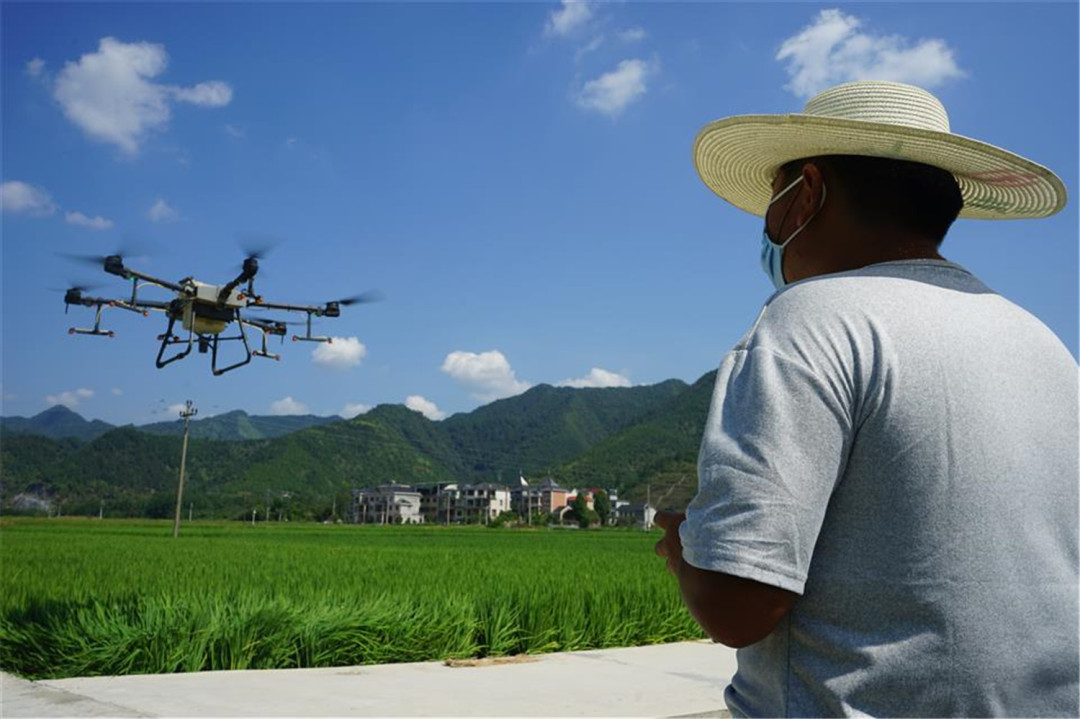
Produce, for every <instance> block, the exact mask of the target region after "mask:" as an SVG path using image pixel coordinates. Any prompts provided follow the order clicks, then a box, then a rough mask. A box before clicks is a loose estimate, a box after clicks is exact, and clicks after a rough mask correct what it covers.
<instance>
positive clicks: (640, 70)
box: [577, 59, 656, 117]
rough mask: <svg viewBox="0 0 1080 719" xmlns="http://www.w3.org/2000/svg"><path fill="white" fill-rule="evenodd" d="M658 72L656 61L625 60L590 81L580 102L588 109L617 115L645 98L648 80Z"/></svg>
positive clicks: (578, 100) (612, 115)
mask: <svg viewBox="0 0 1080 719" xmlns="http://www.w3.org/2000/svg"><path fill="white" fill-rule="evenodd" d="M655 71H656V65H655V63H650V62H646V61H645V60H638V59H634V60H623V61H622V62H620V63H619V64H618V66H617V67H616V68H615V69H614V70H612V71H611V72H608V73H605V74H603V75H601V76H600V77H598V78H596V79H594V80H589V81H588V82H586V83H585V85H584V87H582V88H581V92H580V93H579V94H578V97H577V103H578V105H580V106H581V107H583V108H585V109H587V110H596V111H597V112H601V113H603V114H605V115H608V116H610V117H615V116H617V115H619V114H620V113H621V112H622V111H623V110H625V109H626V107H627V106H628V105H629V104H630V103H632V102H634V101H635V100H639V99H641V98H642V97H644V95H645V92H646V90H647V89H648V88H647V86H646V81H647V80H648V78H649V77H650V76H651V75H652V74H653V73H654V72H655Z"/></svg>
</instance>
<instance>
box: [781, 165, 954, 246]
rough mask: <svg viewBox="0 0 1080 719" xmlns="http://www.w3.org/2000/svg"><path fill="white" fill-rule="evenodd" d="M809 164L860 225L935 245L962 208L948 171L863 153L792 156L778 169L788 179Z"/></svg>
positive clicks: (943, 237)
mask: <svg viewBox="0 0 1080 719" xmlns="http://www.w3.org/2000/svg"><path fill="white" fill-rule="evenodd" d="M809 162H813V163H814V164H815V165H818V166H819V167H820V168H821V170H822V172H823V173H824V174H825V177H826V180H827V181H829V180H831V181H833V182H836V183H839V184H840V185H841V188H838V189H842V192H843V193H844V194H845V195H846V196H847V199H848V200H849V202H850V203H851V210H852V212H853V213H854V216H855V220H856V221H857V222H859V223H860V224H862V225H864V226H866V227H870V228H873V227H896V228H900V229H904V230H907V231H909V232H913V233H915V234H918V235H920V236H923V237H926V238H928V239H931V240H933V241H934V242H936V243H937V244H941V241H942V240H943V239H945V233H946V232H948V231H949V227H950V226H951V225H952V223H953V221H954V220H955V219H956V217H957V215H959V214H960V210H961V209H963V207H964V198H963V196H962V195H961V194H960V185H959V183H958V182H957V181H956V178H955V177H953V175H952V173H951V172H949V171H947V170H942V169H940V168H938V167H933V166H931V165H924V164H923V163H921V162H910V161H908V160H897V159H893V158H885V157H867V156H864V155H825V156H821V157H809V158H804V159H801V160H794V161H792V162H789V163H787V164H786V165H784V166H783V167H782V168H781V173H782V174H783V176H784V177H786V178H794V177H795V176H796V174H797V173H798V172H800V171H801V170H802V167H803V165H805V164H807V163H809Z"/></svg>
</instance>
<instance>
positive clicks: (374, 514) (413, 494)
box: [348, 483, 424, 524]
mask: <svg viewBox="0 0 1080 719" xmlns="http://www.w3.org/2000/svg"><path fill="white" fill-rule="evenodd" d="M348 516H349V521H350V522H352V523H353V524H421V523H423V521H424V516H423V514H421V511H420V492H417V491H416V490H415V489H414V488H412V487H410V486H408V485H404V484H394V483H391V484H382V485H379V486H378V487H373V488H370V489H354V490H353V491H352V501H351V502H350V504H349V515H348Z"/></svg>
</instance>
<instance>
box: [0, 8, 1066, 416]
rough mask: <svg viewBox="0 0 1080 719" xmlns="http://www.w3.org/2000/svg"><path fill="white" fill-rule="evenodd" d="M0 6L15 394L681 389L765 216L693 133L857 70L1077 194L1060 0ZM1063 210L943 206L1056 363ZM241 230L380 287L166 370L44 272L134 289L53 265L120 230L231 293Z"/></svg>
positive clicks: (321, 276)
mask: <svg viewBox="0 0 1080 719" xmlns="http://www.w3.org/2000/svg"><path fill="white" fill-rule="evenodd" d="M0 24H2V33H3V37H2V40H3V43H2V73H3V75H2V81H3V89H2V92H3V95H2V112H3V118H2V119H3V157H2V181H3V215H2V231H3V236H2V251H3V255H2V259H3V271H2V282H3V284H2V293H3V325H2V332H0V337H2V358H3V377H2V382H3V386H2V392H3V409H2V413H3V414H4V415H32V414H36V413H37V412H40V411H41V410H43V409H45V408H46V407H47V406H49V405H50V404H53V403H57V402H59V403H63V404H67V405H68V406H71V407H73V408H74V409H76V410H77V411H78V412H80V413H81V414H83V415H84V416H87V417H96V418H101V419H104V420H106V421H109V422H113V423H126V422H135V423H144V422H149V421H158V420H164V419H173V418H175V416H176V415H175V407H174V405H177V404H179V403H182V402H183V401H184V400H185V399H191V400H193V401H194V402H195V404H196V406H197V407H198V408H199V409H200V414H201V415H207V414H214V413H220V412H223V411H226V410H230V409H244V410H246V411H248V412H250V413H254V414H274V413H290V412H305V411H306V412H311V413H314V414H320V415H329V414H343V415H353V414H355V413H357V412H360V411H364V410H365V408H369V407H372V406H375V405H377V404H380V403H407V404H409V405H410V406H412V407H414V408H416V409H418V410H420V411H424V412H425V413H426V414H427V415H428V416H431V417H433V418H438V417H441V416H445V415H449V414H452V413H455V412H461V411H468V410H471V409H473V408H474V407H476V406H478V405H480V404H483V403H485V402H488V401H491V400H492V399H495V398H498V397H504V396H509V395H512V394H515V393H518V392H521V391H523V390H524V389H526V388H528V387H529V386H531V385H534V384H537V383H541V382H546V383H550V384H556V383H570V384H574V385H577V386H605V385H625V384H651V383H654V382H659V381H662V380H665V379H668V378H672V377H676V378H680V379H683V380H686V381H688V382H690V381H693V380H695V379H697V378H698V377H699V376H701V375H702V374H703V373H705V372H707V371H709V370H711V369H713V368H715V367H716V365H717V364H718V363H719V360H720V358H721V357H722V355H723V354H724V352H725V351H726V350H727V349H728V348H729V347H730V346H731V345H732V344H733V343H734V342H735V341H736V340H737V339H738V338H739V337H740V336H741V335H742V334H743V332H744V331H745V330H746V329H747V327H748V326H749V325H750V323H751V322H752V321H753V318H754V317H755V315H756V313H757V310H758V309H759V307H760V305H761V303H762V302H763V301H764V300H765V299H766V298H767V297H768V295H769V294H770V292H771V285H770V284H769V282H768V280H767V278H766V277H765V275H764V274H763V273H762V272H761V270H760V268H759V266H758V260H757V255H758V250H759V240H760V232H761V220H760V219H759V218H756V217H753V216H751V215H748V214H746V213H743V212H741V211H739V210H737V209H735V208H733V207H731V206H729V205H727V204H726V203H725V202H723V201H722V200H720V199H719V198H717V197H716V196H714V195H712V194H711V193H710V192H709V190H708V189H707V188H706V187H705V186H704V185H703V184H702V183H701V182H700V181H699V180H698V178H697V176H696V174H695V172H694V169H693V166H692V163H691V160H690V148H691V145H692V143H693V140H694V137H695V135H696V133H697V132H698V130H699V129H700V128H701V127H702V126H703V125H705V124H706V123H708V122H710V121H712V120H714V119H717V118H720V117H723V116H727V115H732V114H742V113H759V112H776V113H780V112H797V111H799V110H800V109H801V108H802V106H803V104H804V103H805V101H806V99H807V96H808V94H810V93H812V92H814V91H816V90H818V89H821V88H822V87H824V86H827V85H830V84H835V83H837V82H841V81H846V80H850V79H860V78H866V77H877V78H885V79H895V80H900V81H907V82H913V83H914V84H918V85H921V86H924V87H926V88H927V89H930V90H931V91H933V92H934V93H935V94H936V95H937V96H938V97H939V98H941V100H942V101H943V102H944V104H945V106H946V107H947V109H948V111H949V114H950V119H951V123H952V129H953V131H954V132H957V133H959V134H963V135H967V136H970V137H975V138H978V139H982V140H985V141H987V142H991V143H993V144H996V145H999V146H1002V147H1005V148H1007V149H1009V150H1012V151H1014V152H1017V153H1019V154H1021V155H1024V156H1026V157H1029V158H1031V159H1033V160H1035V161H1036V162H1039V163H1041V164H1044V165H1047V166H1049V167H1050V168H1052V169H1053V170H1054V171H1055V172H1057V173H1058V174H1059V175H1060V176H1061V178H1062V179H1063V180H1064V182H1065V185H1066V186H1067V187H1068V188H1069V191H1070V194H1072V195H1075V193H1076V188H1077V157H1078V148H1077V128H1078V112H1077V102H1078V99H1077V92H1076V88H1077V87H1078V85H1080V82H1078V77H1077V65H1078V63H1077V60H1078V52H1077V35H1076V27H1077V6H1076V4H1075V3H1060V4H1030V3H1024V4H1021V3H987V4H978V3H959V4H916V5H913V4H884V3H868V4H843V5H836V4H825V5H820V4H812V3H799V4H780V3H776V4H773V3H753V4H751V3H747V4H723V3H717V4H696V3H695V4H656V3H648V4H646V3H633V2H629V3H606V4H591V3H561V4H560V3H520V4H519V3H514V4H494V3H486V4H449V3H445V4H319V5H298V4H257V3H246V4H217V3H214V4H211V3H192V4H164V3H153V4H151V3H142V4H117V5H108V4H105V5H102V4H93V5H91V4H55V3H33V4H21V3H4V4H2V5H0ZM796 41H798V42H796ZM785 46H787V47H792V46H796V47H798V48H800V49H799V50H798V51H797V52H794V53H782V52H781V50H782V48H784V47H785ZM1077 225H1078V223H1077V214H1076V202H1075V199H1074V200H1073V202H1071V204H1070V205H1069V206H1068V207H1067V208H1066V209H1065V210H1064V211H1063V212H1061V213H1060V214H1058V215H1056V216H1055V217H1052V218H1049V219H1044V220H1033V221H1014V222H997V223H994V222H979V221H960V222H958V223H957V224H956V225H955V226H954V228H953V230H952V231H951V233H950V235H949V237H948V239H947V240H946V243H945V245H944V246H943V248H942V252H943V254H945V256H946V257H948V258H949V259H951V260H954V261H956V262H959V263H961V264H963V265H965V266H967V267H968V268H969V269H971V270H973V271H974V272H975V273H976V274H978V275H979V276H980V277H981V278H982V279H983V280H984V281H986V282H987V284H989V285H990V286H991V287H993V288H994V289H996V290H998V291H1000V292H1002V293H1003V294H1005V295H1006V296H1008V297H1010V298H1011V299H1013V300H1014V301H1016V302H1018V303H1019V304H1020V305H1022V306H1024V307H1025V308H1027V309H1028V310H1030V311H1031V312H1033V313H1034V314H1035V315H1037V316H1038V317H1040V318H1041V319H1042V320H1043V321H1044V322H1046V323H1047V324H1048V325H1049V326H1050V327H1051V328H1052V329H1053V330H1054V331H1055V332H1056V333H1057V334H1058V336H1059V337H1061V339H1062V340H1063V341H1064V342H1065V344H1066V345H1067V346H1068V348H1069V349H1070V351H1071V352H1072V353H1073V354H1074V356H1075V355H1076V354H1077V348H1078V334H1077V325H1078V322H1077V306H1078V296H1077V286H1078V272H1077V267H1078V256H1077V246H1078V243H1077ZM245 236H257V237H263V238H266V237H270V238H277V241H278V242H277V246H276V248H275V249H274V251H273V252H272V253H271V254H270V255H269V256H268V257H267V258H266V259H265V260H264V261H263V263H262V270H261V272H260V275H259V280H258V282H257V287H258V289H259V291H260V292H261V293H262V294H263V295H264V296H265V297H266V298H268V299H271V300H276V301H286V302H304V303H314V302H320V301H326V300H330V299H335V298H338V297H343V296H347V295H351V294H355V293H357V292H361V291H364V290H368V289H372V288H377V289H379V290H381V291H382V292H383V293H384V294H385V297H386V299H385V301H383V302H380V303H377V304H370V305H364V306H358V307H356V306H354V307H350V308H346V309H345V310H344V311H343V312H342V316H341V317H340V318H338V319H336V320H330V319H326V320H323V321H322V322H321V324H320V326H319V328H318V329H319V331H320V332H322V333H326V334H331V335H333V336H335V337H338V338H340V340H339V341H338V342H336V343H335V344H334V345H332V346H331V347H322V348H321V349H320V348H319V347H318V346H313V345H310V344H305V343H292V342H286V343H285V345H284V346H283V347H281V350H282V351H281V354H282V360H281V361H280V362H272V361H267V360H259V359H256V360H255V361H253V363H252V364H251V365H249V366H248V367H245V368H242V369H240V370H237V371H235V372H231V373H228V374H226V375H224V376H221V377H214V376H212V375H211V373H210V367H209V361H208V357H207V356H197V355H195V354H193V355H192V356H190V357H189V358H188V359H186V360H184V361H182V362H178V363H176V364H174V365H170V366H169V367H167V368H166V369H163V370H158V369H155V367H154V357H155V355H156V352H157V341H156V340H155V337H156V335H157V334H159V333H160V332H162V331H163V330H164V325H165V320H164V319H163V317H162V316H161V315H151V317H150V318H145V319H144V318H141V317H138V316H135V315H132V314H128V313H125V312H122V311H120V310H113V311H111V312H106V313H105V318H106V319H105V325H106V326H108V327H109V328H111V329H114V330H115V331H116V333H117V336H116V337H115V338H113V339H105V338H95V337H71V336H69V335H68V334H67V328H68V327H70V326H72V325H78V326H88V325H89V324H90V323H91V322H92V312H91V311H90V310H87V309H84V308H72V309H71V311H70V313H69V314H68V315H67V316H65V315H64V312H63V304H62V295H61V294H59V293H57V292H55V291H51V289H50V288H52V289H55V288H63V287H65V286H67V284H68V283H69V282H71V281H75V282H78V283H100V284H102V285H104V286H103V287H102V288H101V289H99V290H98V291H97V293H98V294H110V293H115V294H116V296H122V295H123V293H124V292H125V291H126V290H127V286H126V284H125V283H123V282H121V281H120V280H119V279H117V278H113V277H110V276H108V275H105V274H104V273H102V272H100V271H95V270H94V269H92V268H89V267H85V266H80V265H76V264H72V263H70V262H68V261H66V260H64V259H62V258H61V257H59V256H58V253H84V254H107V253H109V252H112V251H115V250H116V249H117V248H119V247H122V246H128V245H131V246H134V247H136V248H137V250H138V253H139V254H137V256H135V257H131V258H129V259H128V265H129V266H131V267H133V268H137V269H141V270H143V271H145V272H148V273H150V274H153V275H157V276H160V277H163V278H165V279H169V280H172V281H176V280H178V279H180V278H181V277H185V276H194V277H196V278H197V279H199V280H201V281H204V282H210V283H215V284H219V283H223V282H225V281H227V280H228V279H230V278H231V277H232V276H233V275H234V274H235V271H236V268H237V266H238V264H239V262H240V261H241V260H242V258H243V255H242V251H241V250H240V249H239V245H238V238H239V237H245ZM144 296H146V297H154V298H161V299H165V298H166V294H165V293H164V292H163V291H162V292H153V291H150V290H148V291H146V292H145V294H144ZM279 346H280V345H279Z"/></svg>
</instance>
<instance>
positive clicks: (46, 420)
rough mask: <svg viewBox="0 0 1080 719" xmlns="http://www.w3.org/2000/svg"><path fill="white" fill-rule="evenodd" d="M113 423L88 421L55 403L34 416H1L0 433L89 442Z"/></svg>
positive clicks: (111, 426)
mask: <svg viewBox="0 0 1080 719" xmlns="http://www.w3.org/2000/svg"><path fill="white" fill-rule="evenodd" d="M112 428H113V425H111V424H109V423H108V422H102V421H101V420H100V419H95V420H93V421H90V422H88V421H87V420H85V419H83V418H82V416H80V415H79V414H78V413H77V412H73V411H72V410H70V409H68V408H67V407H65V406H63V405H60V404H58V405H54V406H52V407H49V408H48V409H47V410H45V411H44V412H41V413H40V414H36V415H34V416H33V417H2V418H0V434H3V435H5V436H10V435H15V434H33V435H38V436H41V437H49V438H51V439H64V438H71V439H78V440H82V441H84V442H89V441H90V440H92V439H96V438H97V437H100V436H101V435H103V434H105V433H106V432H108V431H109V430H110V429H112Z"/></svg>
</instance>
